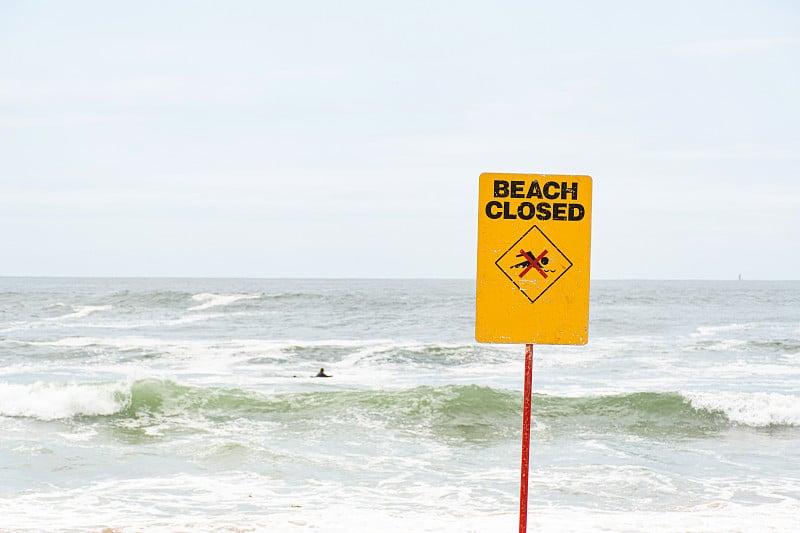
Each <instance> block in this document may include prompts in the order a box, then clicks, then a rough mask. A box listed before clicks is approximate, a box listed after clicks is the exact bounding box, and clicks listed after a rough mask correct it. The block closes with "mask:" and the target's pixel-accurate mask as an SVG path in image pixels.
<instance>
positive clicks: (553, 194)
mask: <svg viewBox="0 0 800 533" xmlns="http://www.w3.org/2000/svg"><path fill="white" fill-rule="evenodd" d="M553 188H555V189H556V191H555V192H549V191H550V189H553ZM558 188H559V184H558V183H556V182H555V181H548V182H547V183H545V184H544V189H543V192H544V197H545V198H547V199H548V200H555V199H556V198H558V196H559V193H558Z"/></svg>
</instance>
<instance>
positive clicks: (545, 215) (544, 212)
mask: <svg viewBox="0 0 800 533" xmlns="http://www.w3.org/2000/svg"><path fill="white" fill-rule="evenodd" d="M536 210H537V211H538V212H539V213H538V214H537V215H536V218H538V219H539V220H550V204H548V203H547V202H541V203H539V204H536Z"/></svg>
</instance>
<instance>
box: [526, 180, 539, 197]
mask: <svg viewBox="0 0 800 533" xmlns="http://www.w3.org/2000/svg"><path fill="white" fill-rule="evenodd" d="M525 198H538V199H539V200H541V199H542V189H540V188H539V182H538V181H537V180H534V181H533V183H531V186H530V187H529V188H528V194H527V195H526V196H525Z"/></svg>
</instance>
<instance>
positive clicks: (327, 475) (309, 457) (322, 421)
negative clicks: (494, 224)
mask: <svg viewBox="0 0 800 533" xmlns="http://www.w3.org/2000/svg"><path fill="white" fill-rule="evenodd" d="M591 294H592V300H591V311H590V317H591V318H590V336H589V344H588V345H587V346H581V347H565V346H537V347H536V348H535V352H534V375H533V377H534V387H533V388H534V398H533V421H532V424H533V431H532V438H531V446H532V450H531V472H530V503H529V519H528V523H529V530H530V531H641V532H652V531H675V532H678V531H709V532H722V531H791V530H796V528H797V524H798V518H797V517H798V516H800V282H750V281H742V282H699V281H693V282H685V281H675V282H646V281H595V282H593V284H592V292H591ZM473 321H474V282H472V281H419V280H416V281H409V280H244V279H241V280H218V279H214V280H204V279H25V278H0V531H14V532H16V531H80V532H84V531H101V530H102V529H104V528H111V529H112V530H116V531H121V532H134V531H165V532H167V531H169V532H172V531H277V532H283V531H287V532H293V531H324V532H328V531H330V532H354V531H387V532H401V531H402V532H407V531H446V532H466V531H481V532H496V531H516V528H517V510H518V505H519V502H518V497H519V461H520V458H519V453H520V434H521V422H522V421H521V416H522V415H521V412H522V385H523V383H522V381H523V368H524V347H523V346H519V345H488V344H487V345H482V344H477V343H475V342H474V340H473V338H472V336H473V327H474V324H473ZM320 367H324V368H325V370H326V372H328V373H329V374H332V375H333V377H331V378H327V379H326V378H314V377H312V376H314V375H315V374H316V372H317V371H318V370H319V368H320Z"/></svg>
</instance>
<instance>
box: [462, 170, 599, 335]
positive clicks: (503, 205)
mask: <svg viewBox="0 0 800 533" xmlns="http://www.w3.org/2000/svg"><path fill="white" fill-rule="evenodd" d="M591 220H592V178H591V177H589V176H565V175H553V174H494V173H484V174H481V176H480V178H479V186H478V271H477V287H476V296H477V300H476V319H475V339H476V340H477V341H478V342H498V343H500V342H503V343H519V344H526V343H535V344H586V342H587V340H588V336H589V260H590V251H591V227H592V223H591Z"/></svg>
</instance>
